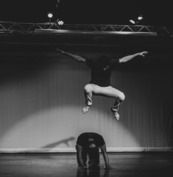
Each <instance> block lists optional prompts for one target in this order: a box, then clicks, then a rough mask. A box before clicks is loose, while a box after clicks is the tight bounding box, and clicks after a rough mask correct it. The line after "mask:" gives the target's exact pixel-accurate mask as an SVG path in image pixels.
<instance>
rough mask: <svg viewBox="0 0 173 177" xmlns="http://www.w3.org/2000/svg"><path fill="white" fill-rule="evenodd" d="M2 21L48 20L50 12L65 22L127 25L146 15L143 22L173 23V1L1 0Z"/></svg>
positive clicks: (144, 23)
mask: <svg viewBox="0 0 173 177" xmlns="http://www.w3.org/2000/svg"><path fill="white" fill-rule="evenodd" d="M0 3H1V4H0V21H15V22H28V23H30V22H31V23H39V22H47V21H48V18H47V13H48V12H53V13H54V18H53V19H52V21H56V20H57V19H61V20H63V21H64V22H65V23H66V24H128V23H129V19H130V18H136V17H137V16H138V15H141V14H142V15H143V17H144V20H143V21H142V23H141V24H142V25H153V26H156V25H157V26H173V20H172V17H173V10H172V6H171V1H166V0H165V1H164V2H163V1H151V0H150V2H147V1H141V0H129V1H127V0H126V1H125V0H119V1H116V0H1V1H0Z"/></svg>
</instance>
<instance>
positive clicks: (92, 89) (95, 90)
mask: <svg viewBox="0 0 173 177" xmlns="http://www.w3.org/2000/svg"><path fill="white" fill-rule="evenodd" d="M84 93H85V99H86V105H87V106H91V105H92V95H93V94H96V95H103V96H107V97H112V98H115V104H114V105H113V107H116V106H117V105H119V104H120V103H121V102H122V101H124V100H125V95H124V93H123V92H121V91H119V90H118V89H115V88H113V87H112V86H107V87H100V86H98V85H95V84H87V85H85V87H84ZM113 107H112V108H113Z"/></svg>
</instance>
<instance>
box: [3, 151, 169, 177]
mask: <svg viewBox="0 0 173 177" xmlns="http://www.w3.org/2000/svg"><path fill="white" fill-rule="evenodd" d="M108 155H109V160H110V165H111V167H112V168H111V169H110V170H104V168H103V165H104V162H103V158H102V155H101V154H100V157H101V167H100V170H86V171H80V170H78V168H77V163H76V154H74V153H73V154H59V153H46V154H45V153H43V154H36V153H33V154H21V153H18V154H0V177H11V176H12V177H13V176H14V177H23V176H24V177H30V176H31V177H38V176H39V177H45V176H46V177H55V176H56V177H91V176H92V177H172V176H173V153H168V152H163V153H158V152H154V153H151V152H150V153H146V152H145V153H144V152H143V153H109V154H108Z"/></svg>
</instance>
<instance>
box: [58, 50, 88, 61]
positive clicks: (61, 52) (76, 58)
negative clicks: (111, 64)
mask: <svg viewBox="0 0 173 177" xmlns="http://www.w3.org/2000/svg"><path fill="white" fill-rule="evenodd" d="M56 51H58V52H59V53H60V54H63V55H67V56H69V57H71V58H73V59H75V60H77V61H80V62H86V59H85V58H83V57H81V56H79V55H75V54H72V53H70V52H66V51H63V50H60V49H56Z"/></svg>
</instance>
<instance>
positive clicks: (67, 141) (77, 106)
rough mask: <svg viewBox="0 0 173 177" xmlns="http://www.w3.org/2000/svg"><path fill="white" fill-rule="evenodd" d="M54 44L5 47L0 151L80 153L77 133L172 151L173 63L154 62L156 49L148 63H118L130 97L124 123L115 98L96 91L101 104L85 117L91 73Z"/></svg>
mask: <svg viewBox="0 0 173 177" xmlns="http://www.w3.org/2000/svg"><path fill="white" fill-rule="evenodd" d="M54 49H55V48H52V49H50V48H49V51H46V50H44V51H42V49H40V51H37V52H36V51H35V50H33V52H32V50H31V49H30V50H29V51H25V50H23V49H21V50H20V49H19V48H18V49H17V51H15V50H14V49H13V51H10V52H8V50H6V51H5V52H3V51H1V59H0V152H23V151H26V152H71V151H73V152H74V151H75V142H76V138H77V136H78V135H79V134H80V133H82V132H87V131H94V132H97V133H100V134H101V135H102V136H103V137H104V139H105V141H106V145H107V147H108V151H113V152H114V151H152V150H161V151H165V150H172V147H173V134H172V130H173V112H172V110H173V108H172V105H173V101H172V100H173V93H172V90H173V71H172V68H171V66H170V63H168V64H165V63H167V62H163V63H161V62H160V63H157V62H151V60H153V57H152V56H151V55H152V52H151V55H148V56H147V57H146V58H145V61H144V59H141V58H137V59H136V60H134V61H133V62H129V63H128V64H119V65H117V66H116V68H115V69H114V70H113V73H112V77H111V82H112V85H113V86H114V87H116V88H118V89H120V90H121V91H123V92H124V93H125V95H126V100H125V101H124V102H123V104H122V105H121V107H120V112H119V113H120V116H121V118H120V120H119V121H117V120H116V119H115V118H114V117H113V115H112V113H111V111H110V107H111V105H112V104H113V103H114V99H113V98H107V97H100V96H94V97H93V101H94V102H93V107H92V108H91V110H90V111H89V112H88V113H87V114H86V115H84V114H82V111H81V109H82V107H83V106H84V95H83V87H84V85H85V84H86V83H87V82H88V81H89V79H90V70H89V68H88V67H87V65H86V64H85V63H79V62H77V61H74V60H72V59H70V58H68V57H65V56H61V55H57V54H56V51H55V50H54ZM63 49H65V50H68V51H70V52H72V53H75V54H78V55H82V56H83V57H86V58H90V59H94V58H96V57H98V56H99V55H101V54H102V53H105V52H107V53H111V54H114V55H115V56H116V50H115V49H114V48H111V49H109V48H108V47H107V49H105V48H104V47H101V48H99V47H97V48H93V47H88V48H85V47H81V48H79V47H72V48H70V47H67V48H65V47H63ZM134 52H138V51H135V50H132V51H130V50H128V51H126V50H124V55H126V54H132V53H134ZM120 55H123V53H122V52H121V53H118V55H117V56H120ZM138 60H141V61H140V62H139V61H138ZM154 60H155V61H157V56H154ZM164 61H165V60H164Z"/></svg>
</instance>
